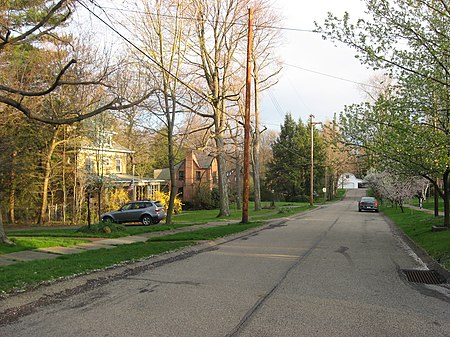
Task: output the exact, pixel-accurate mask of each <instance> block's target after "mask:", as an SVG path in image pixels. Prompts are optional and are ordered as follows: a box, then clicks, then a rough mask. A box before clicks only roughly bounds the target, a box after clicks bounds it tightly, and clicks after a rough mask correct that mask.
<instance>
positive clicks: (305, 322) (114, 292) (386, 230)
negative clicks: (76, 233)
mask: <svg viewBox="0 0 450 337" xmlns="http://www.w3.org/2000/svg"><path fill="white" fill-rule="evenodd" d="M361 193H363V192H362V191H359V190H352V191H349V192H348V196H347V198H346V200H344V201H342V202H339V203H336V204H332V205H328V206H325V207H321V208H318V209H316V210H314V211H311V212H308V213H305V214H302V215H300V216H297V217H293V218H287V219H285V221H284V223H278V224H277V225H272V226H267V227H265V228H264V229H263V230H260V231H257V232H254V233H253V234H250V235H247V236H244V237H240V238H237V239H235V240H232V241H228V242H224V243H221V244H219V245H216V246H211V247H210V248H205V249H200V250H199V251H198V252H197V253H190V254H188V253H187V254H182V255H180V256H181V257H178V258H168V259H166V261H165V262H161V263H153V264H151V263H150V262H147V264H145V263H141V264H139V266H138V267H136V268H133V267H128V270H129V272H127V269H125V270H124V271H123V273H122V274H121V275H120V277H117V276H116V277H113V278H110V279H106V276H105V274H104V273H99V274H96V275H95V276H91V279H90V281H88V282H86V283H85V284H84V285H80V281H77V280H74V281H71V282H68V283H67V284H65V283H64V282H63V283H61V284H59V285H58V287H59V288H61V292H60V293H57V294H48V296H46V295H45V294H41V295H40V297H39V298H36V299H35V300H33V301H32V302H29V303H32V305H31V304H28V305H24V306H22V308H18V310H17V312H18V319H11V320H9V321H4V322H3V325H2V326H0V336H17V337H18V336H46V337H49V336H86V337H87V336H195V337H200V336H208V337H209V336H426V337H430V336H450V301H449V297H448V289H447V288H444V287H436V286H424V285H417V284H413V283H409V282H408V281H407V280H406V279H405V278H404V276H403V274H402V273H401V269H412V268H421V267H423V265H422V264H421V262H420V261H419V260H417V259H416V257H415V256H414V255H413V254H412V253H411V251H409V250H408V249H407V247H405V245H404V243H403V242H402V241H401V240H400V239H399V238H398V237H396V236H395V235H394V233H393V232H392V231H391V229H390V227H389V225H388V224H387V223H386V222H385V221H384V219H383V217H382V215H380V214H377V213H367V212H363V213H359V212H358V211H357V200H358V199H359V197H360V195H361ZM204 247H208V246H204ZM149 261H151V260H149ZM161 261H162V260H161ZM94 278H95V279H94ZM77 282H78V283H77ZM74 283H75V284H74ZM76 287H78V288H76ZM71 289H77V291H70V290H71ZM41 292H45V289H44V290H41ZM32 295H33V294H30V296H32ZM24 303H25V302H24ZM0 306H1V302H0ZM24 308H25V309H24Z"/></svg>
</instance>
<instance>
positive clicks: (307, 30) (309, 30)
mask: <svg viewBox="0 0 450 337" xmlns="http://www.w3.org/2000/svg"><path fill="white" fill-rule="evenodd" d="M102 8H103V9H109V10H113V11H118V12H121V14H122V15H124V14H123V12H128V13H135V14H146V15H158V16H161V17H167V18H173V19H181V20H189V21H199V20H200V19H197V18H193V17H186V16H175V15H170V14H155V13H151V12H148V11H145V10H139V9H128V8H118V7H108V6H103V7H102ZM212 22H214V23H221V24H223V23H225V22H221V21H212ZM229 24H231V25H240V26H247V23H245V22H234V23H229ZM255 26H256V27H257V28H262V29H274V30H286V31H294V32H303V33H318V32H317V31H315V30H314V29H302V28H293V27H281V26H271V25H255Z"/></svg>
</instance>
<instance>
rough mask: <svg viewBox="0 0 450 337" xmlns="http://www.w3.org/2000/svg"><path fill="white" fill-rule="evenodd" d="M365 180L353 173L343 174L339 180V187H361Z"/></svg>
mask: <svg viewBox="0 0 450 337" xmlns="http://www.w3.org/2000/svg"><path fill="white" fill-rule="evenodd" d="M364 183H365V181H364V180H362V179H358V178H356V176H355V175H354V174H353V173H344V174H341V176H340V177H339V180H338V188H344V189H350V188H360V187H361V185H362V184H364Z"/></svg>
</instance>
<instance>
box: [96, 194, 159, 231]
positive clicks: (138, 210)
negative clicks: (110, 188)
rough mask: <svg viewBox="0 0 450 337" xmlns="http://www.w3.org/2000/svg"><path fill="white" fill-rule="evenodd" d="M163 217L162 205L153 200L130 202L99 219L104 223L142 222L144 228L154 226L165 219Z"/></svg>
mask: <svg viewBox="0 0 450 337" xmlns="http://www.w3.org/2000/svg"><path fill="white" fill-rule="evenodd" d="M165 217H166V210H165V208H164V206H163V204H162V203H161V202H159V201H153V200H144V201H132V202H129V203H127V204H125V205H123V206H122V207H121V208H119V209H118V210H117V211H113V212H108V213H104V214H102V215H101V219H102V221H104V222H106V221H110V222H115V223H127V222H142V224H143V225H145V226H148V225H151V224H154V225H155V224H157V223H159V222H160V221H161V220H163V219H165Z"/></svg>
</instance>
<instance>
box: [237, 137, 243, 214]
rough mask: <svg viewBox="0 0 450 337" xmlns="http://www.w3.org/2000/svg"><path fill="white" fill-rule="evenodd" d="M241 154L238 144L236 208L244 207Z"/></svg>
mask: <svg viewBox="0 0 450 337" xmlns="http://www.w3.org/2000/svg"><path fill="white" fill-rule="evenodd" d="M241 170H242V165H241V156H240V152H239V148H238V147H237V145H236V209H242V179H241Z"/></svg>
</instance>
